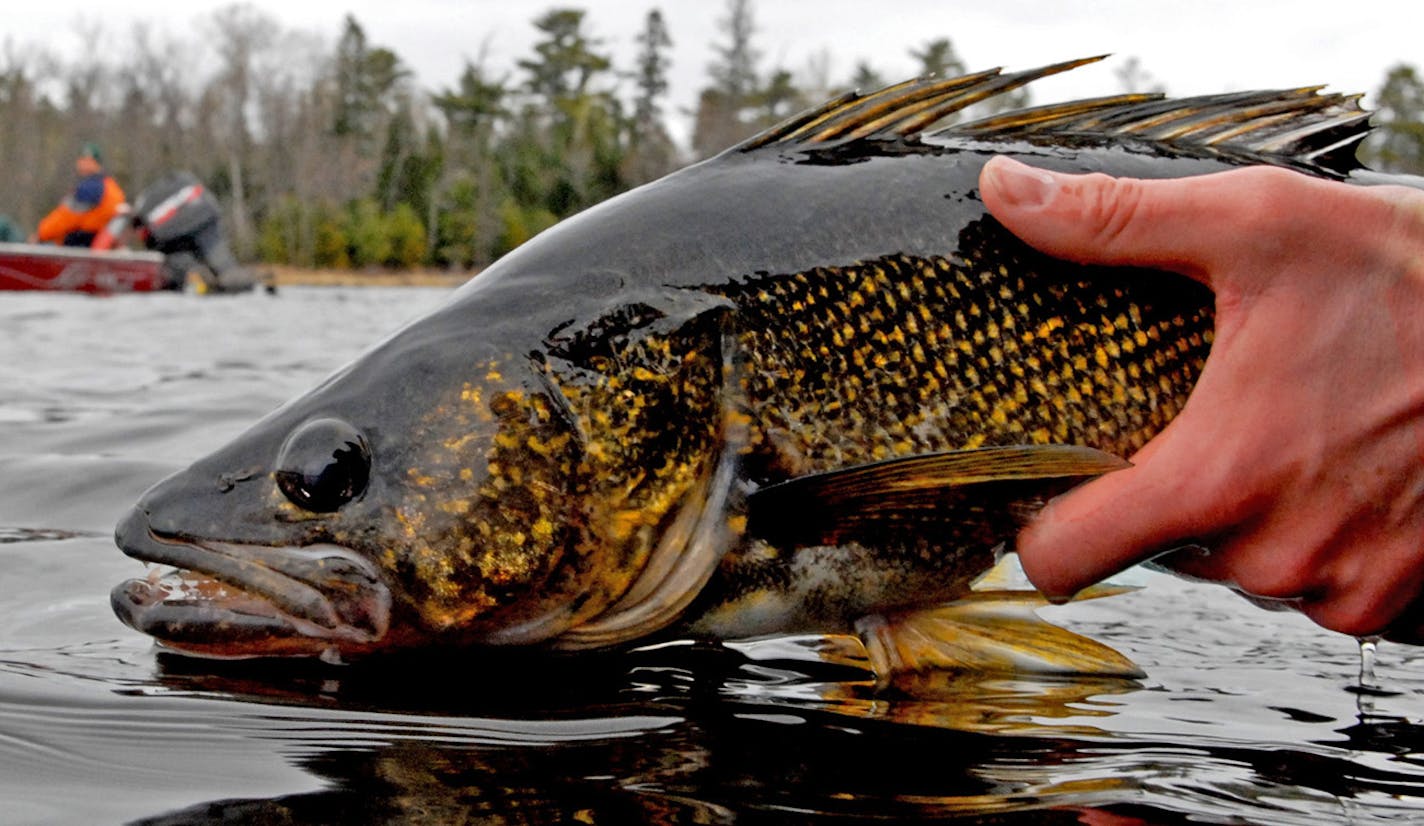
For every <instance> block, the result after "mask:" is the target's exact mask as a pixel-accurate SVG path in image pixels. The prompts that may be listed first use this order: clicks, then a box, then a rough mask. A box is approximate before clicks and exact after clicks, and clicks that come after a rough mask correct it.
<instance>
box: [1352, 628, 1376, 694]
mask: <svg viewBox="0 0 1424 826" xmlns="http://www.w3.org/2000/svg"><path fill="white" fill-rule="evenodd" d="M1357 640H1358V641H1359V643H1360V688H1365V689H1370V688H1379V683H1378V682H1377V681H1376V680H1375V649H1376V648H1378V647H1379V637H1358V638H1357Z"/></svg>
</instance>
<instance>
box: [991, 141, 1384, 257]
mask: <svg viewBox="0 0 1424 826" xmlns="http://www.w3.org/2000/svg"><path fill="white" fill-rule="evenodd" d="M979 181H980V194H981V197H982V198H983V200H984V204H985V206H987V207H988V208H989V211H990V212H991V213H993V215H994V217H995V218H997V219H998V220H999V221H1000V222H1001V223H1003V224H1004V226H1006V227H1007V228H1008V229H1009V230H1010V231H1011V232H1013V233H1014V234H1015V235H1017V236H1019V237H1020V238H1022V239H1023V240H1025V241H1027V242H1028V243H1029V244H1031V245H1032V246H1034V247H1037V248H1038V249H1040V250H1042V251H1044V252H1047V253H1048V254H1050V255H1054V256H1057V257H1060V258H1066V259H1069V260H1073V261H1079V262H1082V263H1095V264H1109V265H1136V266H1144V267H1155V268H1159V269H1166V270H1171V271H1173V272H1178V273H1181V274H1183V275H1186V276H1189V277H1191V278H1195V279H1197V280H1199V281H1202V282H1204V283H1208V284H1210V283H1211V276H1212V274H1213V273H1215V272H1218V271H1220V270H1222V269H1223V268H1225V267H1226V266H1227V265H1236V266H1242V265H1246V266H1250V265H1251V263H1252V261H1251V259H1253V258H1255V259H1260V260H1261V261H1263V262H1266V261H1274V260H1278V259H1279V254H1280V252H1281V251H1282V247H1285V246H1289V245H1290V244H1291V243H1292V242H1289V241H1282V239H1283V238H1286V239H1289V238H1298V237H1301V236H1302V235H1310V236H1311V237H1317V236H1316V235H1315V234H1316V233H1317V232H1319V231H1329V232H1332V233H1333V232H1338V231H1339V230H1338V227H1339V223H1340V221H1339V216H1338V214H1334V213H1332V215H1329V216H1327V215H1323V214H1322V215H1318V216H1317V215H1314V214H1313V212H1314V211H1315V210H1312V208H1311V204H1312V203H1313V202H1315V201H1318V200H1319V198H1317V197H1315V195H1316V194H1318V189H1317V188H1318V187H1319V186H1320V185H1321V184H1322V183H1323V182H1320V181H1315V180H1312V179H1311V178H1308V177H1306V176H1305V175H1301V174H1298V173H1293V172H1287V171H1285V170H1281V169H1272V168H1266V167H1256V168H1250V169H1240V170H1232V171H1228V172H1221V173H1215V174H1211V175H1201V176H1195V177H1189V178H1177V179H1167V180H1141V179H1135V178H1113V177H1110V176H1107V175H1102V174H1091V175H1070V174H1065V173H1058V172H1050V171H1048V170H1043V169H1038V168H1035V167H1030V166H1027V165H1025V164H1022V163H1019V162H1018V161H1015V160H1012V159H1010V158H1007V157H1002V156H1001V157H995V158H993V159H991V160H990V161H989V162H988V163H987V164H985V166H984V169H983V171H982V172H981V173H980V178H979ZM1364 197H1366V198H1368V196H1364ZM1373 200H1374V199H1371V202H1372V201H1373ZM1373 212H1374V210H1371V213H1372V214H1373ZM1318 224H1319V225H1323V229H1322V227H1318V226H1317V225H1318Z"/></svg>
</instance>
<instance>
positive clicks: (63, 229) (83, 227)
mask: <svg viewBox="0 0 1424 826" xmlns="http://www.w3.org/2000/svg"><path fill="white" fill-rule="evenodd" d="M74 171H75V172H76V173H77V174H78V175H79V181H78V183H76V184H75V186H74V191H73V192H71V193H70V194H69V195H67V196H66V197H65V199H64V200H63V201H61V202H60V204H59V206H57V207H55V208H54V209H53V210H51V211H50V213H49V214H48V215H46V216H45V217H44V218H43V219H42V220H41V221H40V225H39V228H38V229H37V230H36V232H35V240H37V241H39V242H41V243H52V244H63V245H65V246H68V247H87V246H90V245H91V244H93V243H94V238H95V236H98V235H100V234H101V233H103V231H104V228H105V227H106V226H108V223H109V221H110V220H111V219H112V218H113V217H114V216H115V215H116V214H118V212H119V209H120V208H121V207H122V206H123V204H124V202H125V198H124V191H123V189H121V188H120V187H119V184H118V182H117V181H115V180H114V179H113V178H112V177H110V176H109V175H106V174H104V167H103V163H102V159H101V157H100V155H99V147H98V146H96V145H94V144H92V143H86V144H84V148H83V149H82V150H80V153H79V157H78V159H76V160H75V162H74Z"/></svg>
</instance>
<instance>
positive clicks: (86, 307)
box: [0, 288, 1424, 826]
mask: <svg viewBox="0 0 1424 826" xmlns="http://www.w3.org/2000/svg"><path fill="white" fill-rule="evenodd" d="M443 297H444V293H443V292H441V291H438V290H422V289H380V288H369V289H351V290H347V289H295V288H293V289H287V290H284V291H282V292H281V294H279V295H276V296H271V295H260V294H256V295H246V296H233V297H216V298H203V297H199V296H191V295H145V296H132V297H114V298H104V299H93V298H85V297H79V296H52V295H25V294H16V293H10V294H0V823H6V824H9V823H22V824H28V823H129V822H137V823H217V822H223V823H243V822H251V823H368V822H401V823H490V824H502V823H520V824H524V823H585V824H623V823H732V822H737V823H831V822H845V821H857V820H863V821H875V820H882V821H892V822H917V821H924V820H938V819H945V820H953V819H959V818H962V819H965V820H967V821H968V822H981V823H1008V824H1018V823H1083V824H1118V825H1123V826H1125V825H1126V824H1138V823H1262V824H1311V826H1319V824H1327V823H1413V822H1424V651H1420V650H1418V649H1411V648H1407V647H1402V646H1391V645H1384V646H1382V647H1381V648H1380V650H1379V653H1378V662H1377V666H1376V669H1377V671H1376V680H1375V683H1376V686H1377V687H1376V688H1374V689H1372V690H1367V691H1362V690H1360V689H1359V686H1358V671H1359V653H1358V649H1357V646H1356V644H1355V641H1354V640H1351V639H1349V638H1346V637H1341V636H1338V635H1334V634H1329V633H1325V632H1323V631H1320V630H1318V629H1316V628H1314V627H1313V626H1312V625H1311V624H1310V623H1309V622H1307V621H1305V620H1303V619H1302V618H1300V617H1298V616H1295V615H1292V614H1275V613H1267V612H1264V611H1261V610H1259V609H1256V608H1254V607H1252V606H1250V605H1248V604H1246V603H1245V602H1243V601H1241V600H1239V599H1237V598H1236V597H1234V596H1232V595H1231V594H1229V593H1228V592H1226V591H1224V590H1222V589H1218V588H1212V587H1206V586H1199V585H1191V584H1187V583H1182V582H1178V581H1176V580H1173V579H1170V578H1166V577H1161V576H1157V575H1152V574H1147V573H1137V572H1134V573H1133V574H1132V576H1133V577H1135V580H1136V581H1137V582H1138V583H1139V584H1143V585H1145V587H1144V588H1142V589H1141V590H1138V591H1136V592H1134V593H1131V594H1128V595H1125V596H1120V597H1113V598H1108V599H1102V600H1097V601H1094V602H1091V603H1081V604H1076V605H1071V606H1065V607H1062V608H1053V609H1048V610H1046V611H1045V612H1044V613H1045V614H1046V615H1047V616H1049V617H1050V618H1052V619H1054V620H1055V621H1057V622H1061V623H1063V624H1065V625H1068V626H1070V627H1072V628H1074V629H1075V630H1078V631H1080V632H1083V633H1088V634H1090V635H1092V636H1094V637H1096V638H1098V639H1100V640H1103V641H1104V642H1107V643H1109V644H1111V645H1113V646H1114V647H1116V648H1118V649H1119V650H1121V651H1123V652H1124V653H1126V654H1128V655H1129V656H1131V657H1132V658H1133V659H1134V660H1136V661H1137V662H1138V663H1139V664H1140V665H1142V667H1143V668H1144V669H1145V670H1146V672H1147V674H1148V676H1147V678H1146V679H1144V680H1141V681H1138V682H1128V681H1108V682H1092V681H1071V680H1069V681H1057V682H1054V681H1044V680H1038V681H1035V680H1027V679H1005V678H999V677H993V678H991V677H983V678H977V679H976V678H967V677H961V678H958V679H949V678H943V679H939V680H925V681H922V682H920V683H919V684H915V685H903V686H901V687H900V688H899V689H898V690H894V691H891V692H882V693H876V692H874V691H872V690H871V687H870V685H869V684H868V682H867V674H866V673H864V672H862V671H861V670H859V669H856V668H854V667H851V666H830V665H826V664H822V663H819V662H818V661H817V658H816V656H815V655H814V648H815V646H816V645H817V644H819V641H817V640H813V639H792V640H782V641H771V642H761V643H756V644H749V645H738V646H732V647H726V648H717V647H694V646H669V647H665V648H662V649H657V650H650V651H641V652H635V653H633V654H628V655H622V656H617V657H604V658H596V659H591V660H589V659H579V660H570V661H560V662H547V661H544V660H539V659H533V660H531V659H522V658H500V659H492V658H488V657H479V658H469V659H457V658H449V657H446V658H428V659H425V660H410V661H402V662H382V663H380V664H367V665H358V666H348V667H333V666H323V665H320V664H315V665H307V666H296V665H286V666H279V667H273V666H268V667H259V666H255V665H253V664H250V663H248V664H242V663H235V664H220V663H209V662H201V661H191V660H186V659H183V658H174V657H171V656H168V655H161V654H158V653H157V652H155V650H154V649H153V647H152V646H151V645H150V643H149V641H148V640H147V639H146V638H144V637H142V636H140V635H138V634H137V633H134V632H132V631H129V630H128V629H127V628H124V627H123V626H121V625H120V624H119V623H118V622H117V621H116V620H115V619H114V618H113V616H112V614H111V613H110V611H109V606H108V591H109V589H110V587H112V586H113V584H114V583H116V582H118V581H119V580H122V579H125V578H127V577H131V576H135V575H140V574H141V573H142V568H141V566H140V565H139V563H137V562H134V561H133V560H130V559H128V558H126V557H124V556H123V555H122V554H121V553H119V551H118V550H117V549H115V548H114V546H113V544H112V540H111V539H110V533H111V531H112V529H113V525H114V522H115V521H116V519H117V518H118V516H119V515H120V514H121V513H122V512H123V511H124V510H125V509H126V508H127V507H128V506H129V505H130V504H131V503H132V502H133V501H134V499H135V498H136V497H137V496H138V495H139V493H140V492H142V491H143V490H144V489H145V488H146V487H148V486H149V485H150V484H152V483H153V482H155V481H157V480H158V479H159V478H160V477H162V476H163V475H165V474H167V473H169V472H171V471H173V470H177V469H178V468H180V467H182V466H184V465H186V464H187V463H188V462H189V461H191V460H192V459H194V458H196V457H197V456H198V455H200V454H201V453H204V452H207V451H208V450H210V449H212V448H215V447H217V446H219V445H220V444H221V443H223V442H225V441H226V440H227V439H229V438H230V437H232V436H233V435H235V434H236V433H237V432H239V431H240V430H241V429H243V428H244V427H245V426H246V425H248V424H250V423H251V422H252V421H254V420H255V419H256V418H257V417H258V416H260V415H261V414H263V413H265V412H266V411H268V410H270V409H271V408H273V407H275V406H276V405H277V404H279V403H281V402H282V401H284V400H286V399H287V398H289V397H291V396H293V395H295V394H297V393H300V392H302V391H303V390H305V389H306V388H307V387H309V386H311V385H312V384H314V383H315V382H316V381H317V380H319V379H320V378H321V377H323V376H324V375H326V374H327V373H328V372H330V371H331V370H332V369H334V368H335V367H337V366H339V365H340V364H342V363H344V362H345V361H346V360H348V359H349V358H351V357H352V356H354V355H355V354H357V353H358V352H360V351H361V350H362V349H364V348H365V347H366V346H368V345H369V344H371V343H373V342H374V341H375V340H377V339H378V338H380V337H381V336H383V335H384V334H385V333H387V332H389V331H391V330H393V329H394V328H395V327H396V326H398V325H399V324H400V323H402V322H403V321H405V320H408V319H410V318H412V317H413V316H415V315H418V314H419V313H421V312H423V311H424V310H425V309H427V308H429V307H431V306H434V305H435V304H436V303H438V302H439V301H440V300H442V299H443Z"/></svg>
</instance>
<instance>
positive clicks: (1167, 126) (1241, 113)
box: [935, 86, 1369, 162]
mask: <svg viewBox="0 0 1424 826" xmlns="http://www.w3.org/2000/svg"><path fill="white" fill-rule="evenodd" d="M1320 90H1321V87H1319V86H1306V87H1301V88H1298V89H1281V90H1271V91H1253V92H1230V93H1225V94H1219V95H1200V96H1197V97H1189V98H1163V97H1161V96H1149V95H1122V96H1118V97H1111V98H1097V99H1094V100H1086V101H1073V102H1070V103H1066V104H1053V105H1049V106H1039V107H1034V108H1032V109H1024V110H1020V111H1017V112H1008V113H1006V114H1002V115H997V116H995V117H991V118H985V119H983V120H978V121H974V122H972V123H963V124H955V125H953V126H950V127H948V128H946V129H943V130H941V131H939V132H936V133H935V134H936V135H940V136H944V135H979V136H995V137H1004V136H1015V135H1031V134H1079V135H1082V134H1097V135H1123V136H1132V137H1137V138H1141V139H1143V140H1152V141H1160V142H1163V143H1178V144H1195V145H1198V146H1210V147H1217V148H1230V149H1236V150H1243V151H1249V152H1255V153H1258V154H1263V155H1280V156H1284V157H1290V158H1294V159H1297V160H1304V161H1315V162H1324V161H1325V160H1326V159H1327V157H1328V156H1330V155H1332V154H1334V153H1337V152H1339V151H1341V150H1343V149H1347V148H1352V147H1353V146H1354V144H1356V143H1358V142H1359V141H1360V140H1362V139H1363V138H1364V137H1365V136H1366V135H1367V134H1369V123H1368V121H1369V113H1368V112H1366V111H1365V110H1364V109H1362V108H1360V104H1359V100H1360V96H1359V95H1342V94H1334V93H1322V92H1321V91H1320Z"/></svg>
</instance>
